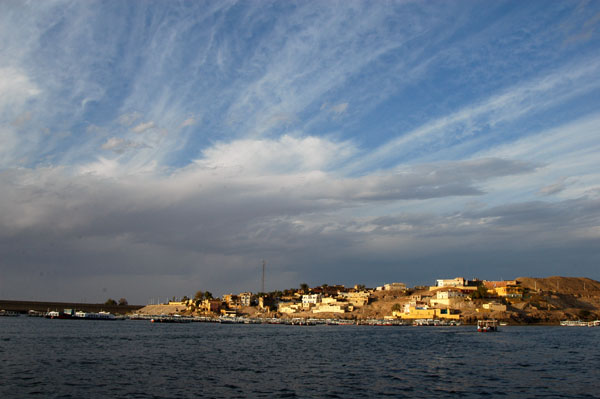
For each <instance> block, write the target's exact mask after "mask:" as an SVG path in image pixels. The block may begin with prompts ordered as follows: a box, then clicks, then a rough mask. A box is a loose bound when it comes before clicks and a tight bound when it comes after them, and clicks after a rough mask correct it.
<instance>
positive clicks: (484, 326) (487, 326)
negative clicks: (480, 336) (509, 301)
mask: <svg viewBox="0 0 600 399" xmlns="http://www.w3.org/2000/svg"><path fill="white" fill-rule="evenodd" d="M494 331H498V320H495V319H491V320H488V319H486V320H477V332H494Z"/></svg>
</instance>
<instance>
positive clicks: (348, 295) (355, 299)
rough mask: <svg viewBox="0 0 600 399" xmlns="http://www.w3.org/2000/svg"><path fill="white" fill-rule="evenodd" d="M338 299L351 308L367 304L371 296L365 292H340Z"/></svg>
mask: <svg viewBox="0 0 600 399" xmlns="http://www.w3.org/2000/svg"><path fill="white" fill-rule="evenodd" d="M338 298H340V299H343V300H345V301H347V302H348V303H350V304H351V305H353V306H356V307H361V306H365V305H367V304H368V303H369V299H370V298H371V294H370V293H369V292H367V291H359V292H340V294H339V295H338Z"/></svg>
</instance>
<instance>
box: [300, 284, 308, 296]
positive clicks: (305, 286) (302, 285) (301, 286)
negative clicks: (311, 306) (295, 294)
mask: <svg viewBox="0 0 600 399" xmlns="http://www.w3.org/2000/svg"><path fill="white" fill-rule="evenodd" d="M309 289H310V288H309V286H308V284H306V283H302V284H300V290H301V291H302V292H303V293H305V294H307V293H308V290H309Z"/></svg>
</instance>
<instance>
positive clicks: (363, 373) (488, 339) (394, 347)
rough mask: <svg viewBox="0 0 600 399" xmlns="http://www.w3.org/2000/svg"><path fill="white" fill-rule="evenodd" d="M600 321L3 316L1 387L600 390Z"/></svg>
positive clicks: (485, 392) (41, 391) (134, 394)
mask: <svg viewBox="0 0 600 399" xmlns="http://www.w3.org/2000/svg"><path fill="white" fill-rule="evenodd" d="M599 337H600V328H575V327H570V328H569V327H501V331H500V332H498V333H489V334H481V333H476V332H474V327H472V326H461V327H369V326H309V327H299V326H282V325H281V326H280V325H218V324H205V323H190V324H152V323H150V322H147V321H76V320H48V319H40V318H28V317H15V318H11V317H5V318H0V378H1V382H2V383H1V384H0V397H1V398H24V397H32V396H39V397H52V398H81V397H86V398H105V397H110V398H197V397H210V398H232V397H240V398H241V397H265V398H277V397H279V398H294V397H298V398H355V397H383V396H389V397H394V398H416V397H419V398H420V397H436V398H447V397H453V398H458V397H461V398H478V397H482V396H491V397H499V396H505V397H510V398H536V397H540V398H600V382H599V378H600V371H599V369H598V367H599V366H600V348H599V346H598V341H599Z"/></svg>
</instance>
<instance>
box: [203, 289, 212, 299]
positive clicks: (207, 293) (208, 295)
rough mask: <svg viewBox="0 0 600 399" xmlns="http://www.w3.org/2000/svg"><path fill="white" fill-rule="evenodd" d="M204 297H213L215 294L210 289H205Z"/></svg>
mask: <svg viewBox="0 0 600 399" xmlns="http://www.w3.org/2000/svg"><path fill="white" fill-rule="evenodd" d="M204 299H213V294H211V293H210V291H205V292H204Z"/></svg>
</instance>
